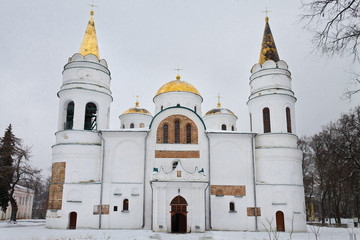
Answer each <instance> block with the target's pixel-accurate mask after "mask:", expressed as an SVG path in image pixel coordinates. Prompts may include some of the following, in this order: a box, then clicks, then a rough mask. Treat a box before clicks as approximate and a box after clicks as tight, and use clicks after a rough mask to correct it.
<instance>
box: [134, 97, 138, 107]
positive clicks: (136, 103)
mask: <svg viewBox="0 0 360 240" xmlns="http://www.w3.org/2000/svg"><path fill="white" fill-rule="evenodd" d="M135 107H139V95H136V102H135Z"/></svg>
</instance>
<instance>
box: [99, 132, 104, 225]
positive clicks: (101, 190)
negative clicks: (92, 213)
mask: <svg viewBox="0 0 360 240" xmlns="http://www.w3.org/2000/svg"><path fill="white" fill-rule="evenodd" d="M98 135H99V137H100V138H101V146H102V148H101V180H100V183H101V186H100V212H99V229H101V212H102V199H103V188H104V162H105V139H104V138H103V136H102V133H101V131H99V133H98Z"/></svg>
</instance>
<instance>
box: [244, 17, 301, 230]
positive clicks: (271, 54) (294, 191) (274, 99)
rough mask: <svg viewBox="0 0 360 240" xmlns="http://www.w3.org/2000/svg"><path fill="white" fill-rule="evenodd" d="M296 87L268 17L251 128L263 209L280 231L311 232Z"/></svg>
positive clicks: (253, 84)
mask: <svg viewBox="0 0 360 240" xmlns="http://www.w3.org/2000/svg"><path fill="white" fill-rule="evenodd" d="M291 83H292V79H291V73H290V71H289V70H288V65H287V63H286V62H285V61H283V60H280V57H279V54H278V51H277V49H276V45H275V41H274V38H273V35H272V33H271V30H270V25H269V18H268V17H266V18H265V30H264V36H263V41H262V46H261V51H260V59H259V63H257V64H255V65H254V66H253V67H252V69H251V76H250V83H249V85H250V96H249V99H248V102H247V105H248V107H249V112H250V123H251V125H250V128H251V131H252V132H254V133H255V134H256V136H255V142H254V143H255V172H256V182H255V184H256V192H257V199H258V201H257V205H258V207H260V208H261V214H262V216H267V217H268V218H269V219H273V220H274V224H275V225H276V226H277V227H278V228H277V230H278V231H306V223H305V203H304V187H303V177H302V152H301V150H299V149H298V148H297V140H298V137H297V136H296V127H295V102H296V98H295V94H294V92H293V91H292V86H291ZM292 221H293V224H294V225H293V226H292ZM260 228H261V227H260ZM291 228H293V229H291ZM260 230H263V229H260Z"/></svg>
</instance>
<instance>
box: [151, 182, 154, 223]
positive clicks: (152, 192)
mask: <svg viewBox="0 0 360 240" xmlns="http://www.w3.org/2000/svg"><path fill="white" fill-rule="evenodd" d="M150 187H151V230H154V228H153V208H154V201H153V197H154V190H153V187H152V182H150Z"/></svg>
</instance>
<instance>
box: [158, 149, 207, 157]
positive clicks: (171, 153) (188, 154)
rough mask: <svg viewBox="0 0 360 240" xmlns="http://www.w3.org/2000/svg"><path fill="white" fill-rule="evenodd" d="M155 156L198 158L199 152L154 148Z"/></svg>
mask: <svg viewBox="0 0 360 240" xmlns="http://www.w3.org/2000/svg"><path fill="white" fill-rule="evenodd" d="M155 158H200V152H199V151H166V150H156V151H155Z"/></svg>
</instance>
